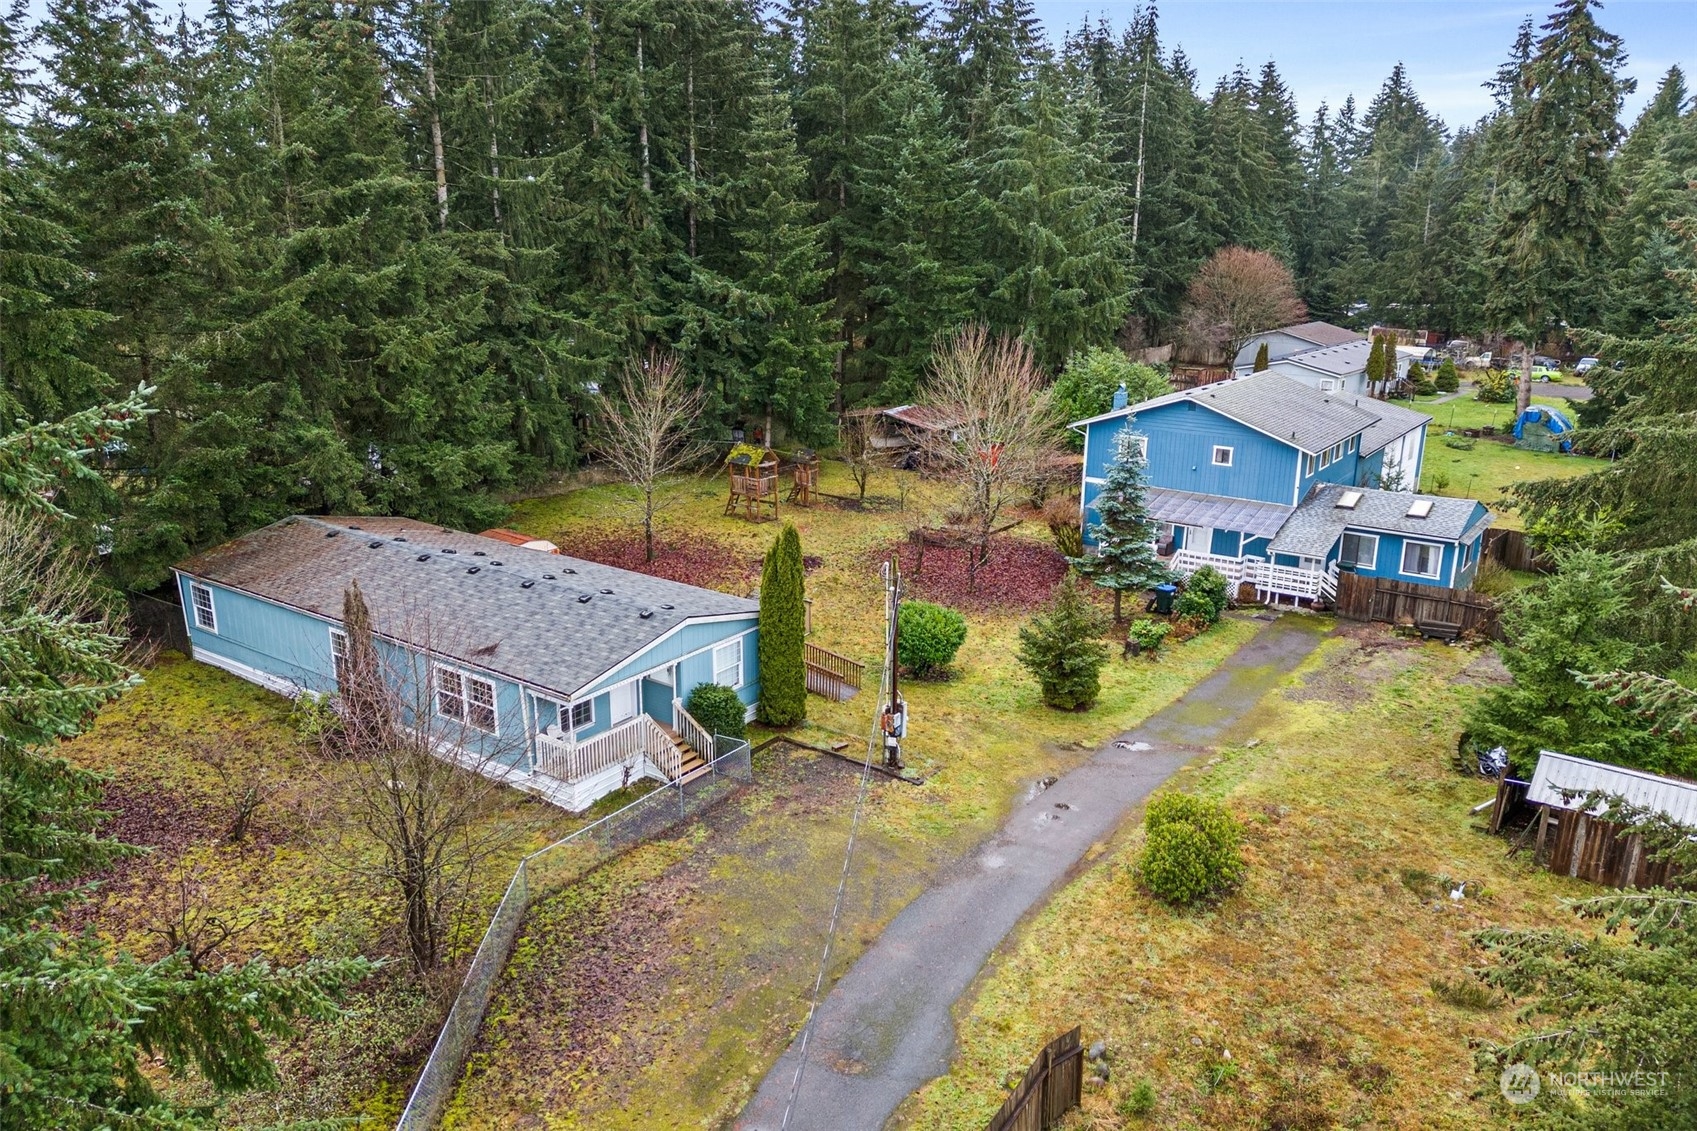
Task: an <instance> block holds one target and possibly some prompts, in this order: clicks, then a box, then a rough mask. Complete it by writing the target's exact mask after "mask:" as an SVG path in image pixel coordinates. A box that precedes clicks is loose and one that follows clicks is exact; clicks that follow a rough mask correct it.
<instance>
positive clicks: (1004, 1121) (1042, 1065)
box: [984, 1027, 1084, 1131]
mask: <svg viewBox="0 0 1697 1131" xmlns="http://www.w3.org/2000/svg"><path fill="white" fill-rule="evenodd" d="M1080 1033H1081V1029H1080V1028H1079V1027H1074V1028H1073V1030H1072V1031H1071V1032H1068V1033H1062V1034H1061V1035H1060V1036H1058V1037H1056V1038H1055V1039H1054V1040H1052V1041H1050V1042H1049V1043H1048V1045H1046V1046H1045V1047H1044V1049H1043V1051H1042V1052H1040V1053H1038V1054H1037V1059H1036V1060H1034V1061H1032V1062H1031V1067H1030V1068H1027V1069H1026V1070H1025V1079H1023V1080H1021V1081H1020V1082H1019V1087H1017V1088H1015V1089H1014V1090H1013V1094H1012V1095H1010V1096H1009V1097H1008V1098H1007V1102H1005V1103H1003V1104H1002V1110H1001V1111H998V1112H997V1113H996V1117H995V1118H994V1119H992V1120H990V1123H989V1125H988V1126H987V1127H986V1128H985V1129H984V1131H1048V1129H1049V1128H1050V1127H1053V1126H1054V1125H1055V1124H1057V1123H1059V1122H1060V1119H1061V1116H1063V1115H1065V1114H1066V1113H1067V1112H1068V1111H1071V1110H1072V1109H1073V1108H1075V1107H1077V1106H1078V1103H1079V1101H1080V1100H1081V1099H1083V1098H1084V1048H1083V1046H1082V1045H1081V1044H1080V1043H1079V1038H1080Z"/></svg>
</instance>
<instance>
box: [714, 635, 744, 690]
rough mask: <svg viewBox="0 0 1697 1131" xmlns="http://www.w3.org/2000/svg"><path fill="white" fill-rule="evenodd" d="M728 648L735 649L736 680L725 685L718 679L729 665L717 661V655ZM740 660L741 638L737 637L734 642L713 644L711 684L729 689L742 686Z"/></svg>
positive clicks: (741, 657) (719, 660) (741, 658)
mask: <svg viewBox="0 0 1697 1131" xmlns="http://www.w3.org/2000/svg"><path fill="white" fill-rule="evenodd" d="M730 648H735V649H736V653H737V655H736V661H735V663H736V673H737V678H736V682H735V683H725V682H724V681H723V680H721V679H720V678H719V672H720V671H722V670H723V669H725V668H727V667H729V666H730V664H729V663H728V662H726V661H723V660H721V659H719V653H721V652H724V651H725V650H727V649H730ZM742 660H743V655H742V637H740V636H739V637H737V638H736V639H735V640H727V641H725V642H724V643H723V644H715V645H714V646H713V682H714V683H718V684H722V685H723V686H725V687H731V688H737V687H741V686H742Z"/></svg>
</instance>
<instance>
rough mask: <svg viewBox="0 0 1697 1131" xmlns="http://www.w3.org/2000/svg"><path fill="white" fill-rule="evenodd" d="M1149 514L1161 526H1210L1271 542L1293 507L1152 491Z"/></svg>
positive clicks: (1149, 494) (1152, 488)
mask: <svg viewBox="0 0 1697 1131" xmlns="http://www.w3.org/2000/svg"><path fill="white" fill-rule="evenodd" d="M1147 498H1148V503H1149V513H1150V514H1151V515H1153V516H1154V517H1155V518H1156V519H1157V520H1159V521H1161V522H1170V523H1172V524H1173V525H1175V526H1211V527H1214V528H1215V529H1217V530H1241V531H1243V532H1244V533H1246V534H1251V535H1254V536H1255V537H1257V538H1271V537H1272V536H1273V535H1274V534H1277V533H1278V532H1279V527H1281V526H1283V525H1284V522H1285V519H1287V518H1289V517H1290V513H1291V511H1293V510H1295V509H1296V508H1294V507H1284V506H1280V505H1279V504H1277V503H1261V502H1256V501H1255V500H1253V499H1230V498H1226V497H1225V496H1223V495H1202V494H1198V493H1197V492H1195V491H1169V490H1167V489H1166V488H1163V487H1151V488H1149V492H1148V496H1147Z"/></svg>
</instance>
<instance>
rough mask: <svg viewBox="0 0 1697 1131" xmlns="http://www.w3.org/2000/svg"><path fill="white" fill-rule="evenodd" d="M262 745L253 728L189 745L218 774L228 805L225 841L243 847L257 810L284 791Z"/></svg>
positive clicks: (282, 779)
mask: <svg viewBox="0 0 1697 1131" xmlns="http://www.w3.org/2000/svg"><path fill="white" fill-rule="evenodd" d="M262 746H263V743H262V742H261V740H260V737H259V735H258V734H257V733H256V732H255V731H254V730H253V729H252V728H243V729H240V730H237V731H235V732H233V733H231V734H228V735H223V736H220V737H219V738H218V739H217V740H216V741H202V742H195V743H194V744H193V746H192V749H193V750H194V753H195V757H196V758H197V759H198V760H199V761H201V762H202V763H204V764H205V765H206V766H207V767H208V768H210V769H211V770H212V772H213V774H215V775H216V776H217V778H218V782H219V784H220V785H221V786H223V789H224V794H225V797H226V799H227V801H228V804H229V806H230V823H229V824H228V825H227V826H225V828H224V843H225V844H233V845H236V846H237V847H243V846H245V844H246V842H247V834H248V830H249V829H250V828H251V827H252V826H253V821H254V818H255V817H257V816H258V815H259V811H260V809H262V808H263V807H264V806H265V805H266V804H268V803H269V802H270V801H271V800H272V799H273V798H275V797H276V796H277V795H278V794H279V793H281V792H282V790H283V786H284V778H283V774H282V771H281V770H280V769H279V768H278V766H277V764H276V763H275V762H274V761H273V760H272V759H271V758H270V757H269V756H268V754H267V752H266V751H264V750H262V749H261V747H262Z"/></svg>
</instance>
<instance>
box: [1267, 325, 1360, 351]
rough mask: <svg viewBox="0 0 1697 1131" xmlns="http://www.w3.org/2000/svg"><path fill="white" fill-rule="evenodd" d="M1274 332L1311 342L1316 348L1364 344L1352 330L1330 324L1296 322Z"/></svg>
mask: <svg viewBox="0 0 1697 1131" xmlns="http://www.w3.org/2000/svg"><path fill="white" fill-rule="evenodd" d="M1274 332H1275V333H1279V334H1289V335H1290V336H1291V337H1293V338H1301V339H1302V340H1303V341H1305V342H1313V343H1314V344H1315V345H1317V346H1341V345H1343V344H1344V343H1345V342H1361V343H1362V344H1364V345H1365V344H1366V339H1364V338H1363V337H1362V336H1361V335H1360V334H1357V333H1356V332H1355V331H1354V330H1346V329H1344V328H1343V327H1342V326H1334V325H1332V324H1331V323H1330V322H1298V323H1297V324H1296V325H1294V326H1281V327H1279V329H1278V330H1276V331H1274Z"/></svg>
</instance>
